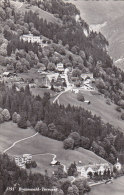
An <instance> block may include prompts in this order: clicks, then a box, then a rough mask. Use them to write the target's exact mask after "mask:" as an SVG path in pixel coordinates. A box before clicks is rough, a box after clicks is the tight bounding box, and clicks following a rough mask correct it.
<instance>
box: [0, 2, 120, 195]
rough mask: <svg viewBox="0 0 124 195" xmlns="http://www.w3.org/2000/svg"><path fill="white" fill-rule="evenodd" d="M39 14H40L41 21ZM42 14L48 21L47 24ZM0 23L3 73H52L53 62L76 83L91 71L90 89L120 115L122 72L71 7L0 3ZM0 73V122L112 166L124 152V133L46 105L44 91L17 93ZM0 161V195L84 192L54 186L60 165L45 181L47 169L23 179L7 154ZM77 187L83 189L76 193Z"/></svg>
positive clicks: (81, 112)
mask: <svg viewBox="0 0 124 195" xmlns="http://www.w3.org/2000/svg"><path fill="white" fill-rule="evenodd" d="M18 2H21V6H22V7H21V8H22V9H21V8H20V9H19V8H18V7H17V8H16V6H15V5H17V4H15V3H18ZM40 10H41V12H42V13H45V15H44V17H42V14H40ZM43 11H44V12H43ZM47 13H48V14H49V17H50V16H51V17H52V21H51V20H47ZM45 17H46V19H45ZM0 22H1V26H0V70H1V69H2V73H3V70H6V71H10V72H13V73H14V74H16V75H17V74H23V73H25V74H28V73H29V70H30V69H32V68H34V69H36V70H38V68H40V67H43V66H44V67H45V70H46V71H51V72H54V73H55V71H56V67H57V64H58V63H63V65H64V68H70V69H71V70H73V72H72V76H75V75H76V76H75V77H76V79H77V80H78V79H79V77H80V76H81V74H83V73H87V72H89V73H93V77H94V86H95V88H97V89H98V90H99V92H100V94H104V96H105V98H109V100H110V99H111V101H112V102H113V103H115V104H117V105H118V107H117V111H118V112H122V110H123V109H124V72H122V71H121V70H120V69H118V68H117V67H115V66H114V65H113V60H112V59H111V57H110V56H109V54H108V52H107V47H108V45H109V43H108V41H107V40H106V38H105V37H104V35H102V34H101V33H96V32H93V31H90V29H89V25H88V24H87V23H86V22H85V21H84V20H83V18H81V17H80V12H79V10H78V9H77V8H76V6H74V5H72V4H70V3H64V2H63V1H62V0H43V1H35V0H25V1H24V0H17V1H11V0H5V1H1V2H0ZM23 35H33V36H35V37H36V36H37V37H39V38H40V39H41V40H42V43H43V44H45V43H46V42H47V44H46V46H45V47H42V46H41V45H40V44H38V43H36V42H35V43H34V42H28V41H24V40H23V39H21V37H22V36H23ZM2 73H1V75H0V76H1V77H0V78H1V82H0V123H3V122H4V121H9V120H12V121H13V122H14V123H17V125H18V127H20V128H23V129H26V128H27V127H32V128H34V129H35V131H36V132H39V133H40V134H41V135H43V136H46V137H49V138H52V139H55V140H58V141H60V140H61V141H63V147H64V149H66V150H67V149H71V150H75V149H76V148H79V147H82V148H85V149H88V150H91V151H93V152H94V153H96V154H97V155H98V156H100V157H102V158H104V159H106V160H107V161H109V162H110V163H112V164H114V163H115V162H116V159H117V157H118V156H119V155H120V153H122V154H123V153H124V134H123V133H121V132H120V131H119V129H116V128H114V127H113V126H112V124H109V123H107V124H105V123H104V122H103V121H102V119H101V118H100V117H97V116H96V115H93V114H92V113H91V112H89V111H87V110H85V109H83V108H81V107H74V106H70V105H68V106H67V107H64V106H63V105H58V104H57V103H54V104H53V103H51V102H50V93H49V92H45V93H44V96H43V98H41V97H40V96H39V95H38V96H33V95H32V94H31V90H30V87H29V85H26V87H24V88H23V87H20V88H19V89H18V88H17V87H16V85H14V84H13V85H12V86H11V87H10V86H9V87H8V86H7V82H5V83H4V82H3V81H2ZM74 73H76V74H74ZM20 83H21V82H20ZM20 86H21V85H20ZM17 89H18V90H17ZM122 115H123V114H122ZM123 117H124V116H123ZM0 162H1V163H0V164H1V167H0V168H1V169H0V190H1V193H3V192H4V191H5V189H6V187H7V186H13V185H14V184H15V183H17V184H19V185H21V186H23V187H28V186H29V187H35V186H38V187H42V186H45V187H49V188H50V187H53V186H55V187H58V189H60V190H59V191H60V193H59V192H57V193H58V194H65V195H67V194H69V193H70V192H68V188H69V187H71V188H72V191H74V189H75V188H76V191H77V192H78V193H77V194H82V193H83V192H84V191H85V190H86V189H87V188H89V187H88V186H87V183H86V182H84V181H83V182H84V183H85V185H84V183H83V184H82V183H80V182H79V183H78V182H77V183H78V185H77V187H79V190H81V191H80V192H79V190H78V189H77V187H75V186H74V185H72V184H71V182H70V181H67V182H59V179H62V178H66V177H67V174H66V173H65V172H64V170H63V168H62V167H61V166H58V172H57V173H56V175H54V176H55V177H54V176H52V178H50V177H49V176H48V173H47V170H46V171H45V175H44V176H43V175H41V174H32V173H30V174H29V175H28V174H27V173H26V171H21V170H20V169H19V168H18V167H16V165H15V164H14V162H12V161H10V159H9V157H7V156H6V155H1V156H0ZM10 169H11V171H10ZM4 181H5V182H4ZM81 182H82V181H81ZM75 183H76V182H75ZM80 186H83V188H81V189H80ZM61 189H62V190H61ZM15 193H16V192H15ZM10 194H11V193H10ZM28 194H30V193H25V195H28ZM39 194H40V193H39ZM58 194H57V195H58Z"/></svg>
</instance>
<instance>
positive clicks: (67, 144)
mask: <svg viewBox="0 0 124 195" xmlns="http://www.w3.org/2000/svg"><path fill="white" fill-rule="evenodd" d="M63 144H64V149H73V148H74V140H73V139H72V138H70V137H69V138H67V139H65V140H64V142H63Z"/></svg>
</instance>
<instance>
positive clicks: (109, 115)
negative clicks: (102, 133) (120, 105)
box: [59, 90, 124, 131]
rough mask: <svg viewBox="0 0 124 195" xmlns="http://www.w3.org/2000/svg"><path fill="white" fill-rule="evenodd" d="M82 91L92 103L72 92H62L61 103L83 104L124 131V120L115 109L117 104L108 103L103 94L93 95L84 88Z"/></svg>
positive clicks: (105, 120) (85, 107) (82, 105)
mask: <svg viewBox="0 0 124 195" xmlns="http://www.w3.org/2000/svg"><path fill="white" fill-rule="evenodd" d="M81 92H82V93H83V95H84V98H85V100H89V101H90V102H91V104H90V105H88V104H86V103H84V102H80V101H78V100H77V96H76V94H74V93H72V92H66V93H65V94H62V95H61V96H60V98H59V102H60V104H64V105H65V106H67V105H68V104H71V105H73V106H81V107H83V108H84V109H86V110H89V111H91V112H92V113H93V114H96V115H97V116H100V117H101V119H102V120H103V121H104V122H106V123H110V124H112V125H114V126H115V127H116V128H118V127H119V128H120V129H121V130H122V131H124V129H123V128H124V122H123V121H122V120H121V116H120V115H121V114H120V113H118V112H117V111H116V110H115V108H116V106H115V105H114V104H113V103H111V105H108V104H106V99H105V98H104V97H103V96H102V95H92V94H91V92H90V91H84V90H82V91H81Z"/></svg>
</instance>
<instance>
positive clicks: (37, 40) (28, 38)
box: [20, 33, 41, 43]
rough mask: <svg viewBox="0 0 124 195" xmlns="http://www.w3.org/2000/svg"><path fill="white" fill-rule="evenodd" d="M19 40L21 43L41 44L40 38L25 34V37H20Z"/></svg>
mask: <svg viewBox="0 0 124 195" xmlns="http://www.w3.org/2000/svg"><path fill="white" fill-rule="evenodd" d="M20 39H21V40H23V41H28V42H31V43H41V38H40V36H34V35H33V34H31V33H30V34H27V35H22V36H21V37H20Z"/></svg>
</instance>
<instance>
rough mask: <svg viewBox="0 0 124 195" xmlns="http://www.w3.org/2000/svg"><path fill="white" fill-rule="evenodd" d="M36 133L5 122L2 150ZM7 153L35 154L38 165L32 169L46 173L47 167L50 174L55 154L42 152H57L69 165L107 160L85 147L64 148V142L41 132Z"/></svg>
mask: <svg viewBox="0 0 124 195" xmlns="http://www.w3.org/2000/svg"><path fill="white" fill-rule="evenodd" d="M34 133H35V132H34V131H33V130H32V129H27V130H23V129H19V128H17V127H16V124H13V123H12V122H8V123H3V124H2V125H1V126H0V151H1V152H2V151H3V150H4V149H6V148H7V147H9V146H10V145H12V143H13V142H15V141H17V140H19V139H22V138H25V137H28V136H30V135H32V134H34ZM7 153H8V154H9V155H12V156H13V155H22V154H26V153H29V154H32V155H34V156H33V160H35V161H36V162H37V165H38V166H37V168H36V169H32V171H33V172H41V173H44V170H45V169H47V170H48V172H49V173H50V174H52V172H53V171H54V170H55V167H51V166H50V162H51V161H52V159H53V156H52V155H40V154H46V153H51V154H56V155H57V160H59V161H60V162H61V163H62V164H65V165H66V166H67V167H68V166H69V165H70V164H71V163H72V162H74V161H75V162H78V161H82V163H83V164H89V163H92V162H94V163H99V162H106V161H105V160H104V159H102V158H100V157H98V156H97V155H95V154H94V153H93V152H91V151H88V150H85V149H83V148H78V149H77V150H64V149H63V143H62V142H60V141H56V140H53V139H50V138H47V137H44V136H41V135H39V134H38V135H36V136H35V137H33V138H31V139H28V140H24V141H22V142H20V143H17V144H16V145H15V146H14V147H13V148H11V149H10V150H9V151H7Z"/></svg>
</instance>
